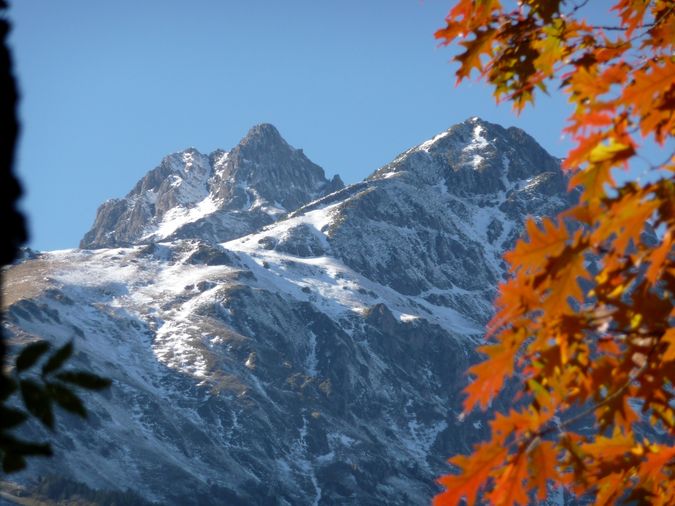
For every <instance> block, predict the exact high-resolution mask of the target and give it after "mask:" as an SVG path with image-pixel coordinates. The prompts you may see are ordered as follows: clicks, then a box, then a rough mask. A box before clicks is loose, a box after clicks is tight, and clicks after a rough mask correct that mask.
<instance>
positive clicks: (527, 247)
mask: <svg viewBox="0 0 675 506" xmlns="http://www.w3.org/2000/svg"><path fill="white" fill-rule="evenodd" d="M525 226H526V228H527V238H528V239H529V242H525V240H523V239H520V240H519V241H518V242H517V243H516V246H515V247H514V248H513V250H511V251H509V252H508V253H506V254H505V255H504V258H505V259H506V261H507V262H509V263H510V264H511V271H512V272H513V271H515V270H518V269H519V268H524V269H525V270H526V271H527V272H529V273H534V272H538V271H539V270H541V269H542V268H543V267H544V265H545V264H546V260H547V259H548V257H550V256H554V255H557V254H559V253H560V252H561V251H562V250H563V249H564V247H565V244H566V243H567V241H568V239H569V237H568V234H567V229H566V228H565V225H564V224H563V223H561V222H558V224H557V226H556V224H555V223H553V221H552V220H551V219H550V218H544V219H543V220H542V228H539V227H538V226H537V224H536V222H535V221H534V220H533V219H532V218H530V219H528V220H527V222H526V223H525Z"/></svg>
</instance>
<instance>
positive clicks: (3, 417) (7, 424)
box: [0, 405, 28, 430]
mask: <svg viewBox="0 0 675 506" xmlns="http://www.w3.org/2000/svg"><path fill="white" fill-rule="evenodd" d="M27 419H28V415H27V414H26V413H24V412H23V411H21V410H19V409H16V408H10V407H8V406H4V405H0V429H2V430H7V429H11V428H12V427H16V426H17V425H21V424H22V423H23V422H25V421H26V420H27Z"/></svg>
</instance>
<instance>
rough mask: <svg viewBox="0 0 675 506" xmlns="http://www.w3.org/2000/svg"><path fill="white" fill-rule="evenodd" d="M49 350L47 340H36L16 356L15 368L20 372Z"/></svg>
mask: <svg viewBox="0 0 675 506" xmlns="http://www.w3.org/2000/svg"><path fill="white" fill-rule="evenodd" d="M47 350H49V343H48V342H47V341H37V342H35V343H30V344H29V345H27V346H26V347H25V348H24V349H23V350H21V353H20V354H19V356H18V357H17V358H16V370H17V371H19V372H21V371H25V370H26V369H29V368H30V367H32V366H33V364H35V362H37V361H38V360H39V359H40V357H41V356H42V355H44V354H45V353H46V352H47Z"/></svg>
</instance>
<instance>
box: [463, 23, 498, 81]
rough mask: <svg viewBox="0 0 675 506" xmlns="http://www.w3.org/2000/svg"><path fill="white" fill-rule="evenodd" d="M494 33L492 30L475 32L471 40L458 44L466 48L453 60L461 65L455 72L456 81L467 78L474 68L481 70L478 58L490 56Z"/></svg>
mask: <svg viewBox="0 0 675 506" xmlns="http://www.w3.org/2000/svg"><path fill="white" fill-rule="evenodd" d="M495 32H496V30H495V29H493V28H489V29H487V30H480V31H476V32H474V35H475V37H474V39H473V40H470V41H464V42H460V44H461V45H462V46H464V47H465V48H466V51H464V53H462V54H460V55H458V56H457V57H456V58H455V59H456V60H457V61H458V62H460V64H461V66H460V67H459V69H458V70H457V79H458V80H461V79H463V78H465V77H468V76H469V75H470V74H471V71H472V70H473V69H474V68H475V69H478V70H481V69H482V64H481V60H480V58H481V56H482V55H489V54H490V51H491V47H492V41H493V40H494V35H495Z"/></svg>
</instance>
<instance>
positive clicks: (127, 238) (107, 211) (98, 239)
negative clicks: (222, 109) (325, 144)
mask: <svg viewBox="0 0 675 506" xmlns="http://www.w3.org/2000/svg"><path fill="white" fill-rule="evenodd" d="M343 186H344V184H343V183H342V181H341V180H340V178H339V177H338V176H336V177H334V178H333V179H332V180H331V181H328V180H326V177H325V175H324V172H323V169H321V167H319V166H318V165H316V164H314V163H312V162H311V161H310V160H309V159H308V158H307V157H306V156H305V155H304V153H303V152H302V150H301V149H294V148H292V147H291V146H289V145H288V143H286V141H284V140H283V139H282V137H281V135H279V132H278V131H277V129H276V128H274V127H273V126H272V125H268V124H262V125H256V126H254V127H253V128H251V130H250V131H249V132H248V134H246V136H245V137H244V138H243V139H242V140H241V142H240V143H239V144H238V145H237V146H235V147H234V148H233V149H232V150H230V151H229V152H226V151H222V150H217V151H214V152H213V153H210V154H208V155H204V154H202V153H200V152H199V151H197V150H196V149H194V148H190V149H186V150H185V151H182V152H179V153H174V154H172V155H169V156H167V157H166V158H164V159H163V160H162V161H161V163H160V164H159V166H158V167H156V168H155V169H153V170H151V171H150V172H148V174H147V175H146V176H145V177H144V178H143V179H141V180H140V181H139V182H138V183H136V186H134V188H133V190H131V191H130V192H129V194H128V195H127V196H126V197H124V198H123V199H112V200H109V201H107V202H105V203H104V204H103V205H102V206H101V207H100V208H99V209H98V212H97V213H96V220H95V221H94V225H93V227H92V228H91V230H90V231H89V232H87V233H86V234H85V235H84V237H83V238H82V241H81V242H80V247H81V248H112V247H120V246H122V247H123V246H130V245H133V244H140V243H148V242H151V241H157V240H172V239H182V238H187V237H200V238H204V239H206V240H211V241H213V240H221V241H222V240H226V239H232V238H235V237H240V236H242V235H245V234H247V233H249V232H252V231H254V230H256V229H258V228H259V227H261V226H263V225H266V224H268V223H271V222H273V221H275V220H276V219H277V218H278V217H279V216H281V215H283V214H285V213H286V212H288V211H291V210H294V209H296V208H298V207H299V206H301V205H302V204H305V203H307V202H309V201H311V200H314V199H316V198H317V197H320V196H322V195H325V194H327V193H331V192H333V191H335V190H338V189H340V188H342V187H343Z"/></svg>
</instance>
